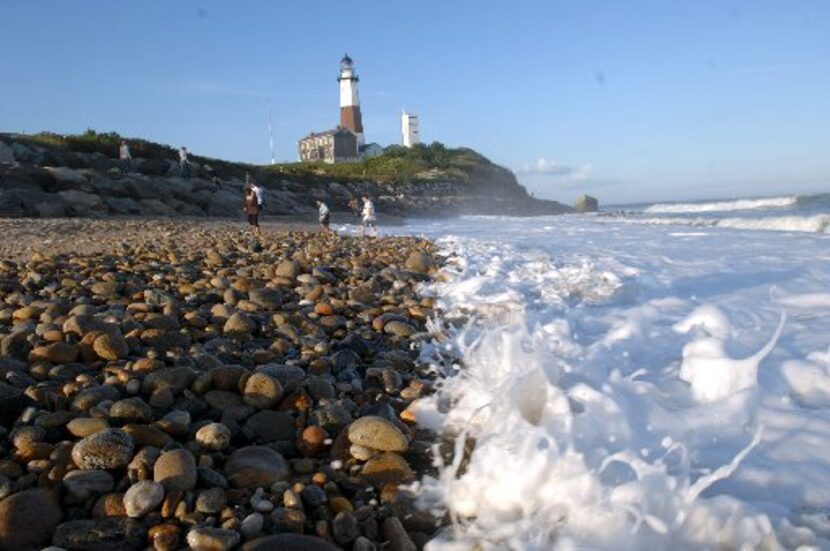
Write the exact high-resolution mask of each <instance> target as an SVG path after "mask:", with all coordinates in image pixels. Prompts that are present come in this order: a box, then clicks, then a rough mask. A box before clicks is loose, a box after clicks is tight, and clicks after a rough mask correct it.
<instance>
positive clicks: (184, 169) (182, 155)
mask: <svg viewBox="0 0 830 551" xmlns="http://www.w3.org/2000/svg"><path fill="white" fill-rule="evenodd" d="M179 172H180V174H181V176H182V178H190V161H189V160H188V159H187V148H186V147H185V146H182V147H181V149H179Z"/></svg>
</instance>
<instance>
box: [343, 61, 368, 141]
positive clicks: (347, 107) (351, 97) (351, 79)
mask: <svg viewBox="0 0 830 551" xmlns="http://www.w3.org/2000/svg"><path fill="white" fill-rule="evenodd" d="M337 80H338V82H339V83H340V126H342V127H343V128H347V129H348V130H350V131H352V132H353V133H354V134H355V135H356V136H357V143H358V146H361V145H363V143H364V139H363V121H362V119H361V116H360V99H359V98H358V96H357V81H358V80H359V79H358V78H357V72H355V70H354V62H353V61H352V58H350V57H349V55H348V54H346V55H344V56H343V59H341V60H340V76H339V77H338V78H337Z"/></svg>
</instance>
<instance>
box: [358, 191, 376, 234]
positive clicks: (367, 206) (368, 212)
mask: <svg viewBox="0 0 830 551" xmlns="http://www.w3.org/2000/svg"><path fill="white" fill-rule="evenodd" d="M362 215H363V227H362V230H361V235H364V236H365V235H366V229H367V228H368V229H369V233H370V234H371V235H374V236H375V237H377V234H378V228H377V226H376V225H375V224H376V218H375V204H374V203H373V202H372V200H371V199H369V196H368V195H364V196H363V212H362Z"/></svg>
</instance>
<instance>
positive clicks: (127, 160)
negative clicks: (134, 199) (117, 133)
mask: <svg viewBox="0 0 830 551" xmlns="http://www.w3.org/2000/svg"><path fill="white" fill-rule="evenodd" d="M118 158H119V159H121V172H123V173H124V174H126V173H128V172H129V171H130V164H131V162H132V160H133V156H132V155H130V146H128V145H127V141H126V140H121V146H120V147H119V148H118Z"/></svg>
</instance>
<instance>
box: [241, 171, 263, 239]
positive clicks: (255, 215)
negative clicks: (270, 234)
mask: <svg viewBox="0 0 830 551" xmlns="http://www.w3.org/2000/svg"><path fill="white" fill-rule="evenodd" d="M242 210H243V211H244V212H245V214H246V215H247V216H248V225H249V226H251V229H252V230H253V232H254V234H255V235H257V236H259V235H262V231H261V230H260V229H259V211H260V208H259V200H258V199H257V196H256V192H255V191H254V187H253V185H252V184H245V191H244V203H243V206H242Z"/></svg>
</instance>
